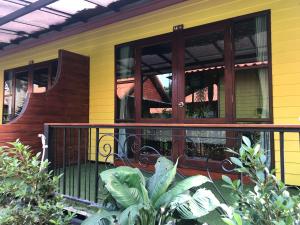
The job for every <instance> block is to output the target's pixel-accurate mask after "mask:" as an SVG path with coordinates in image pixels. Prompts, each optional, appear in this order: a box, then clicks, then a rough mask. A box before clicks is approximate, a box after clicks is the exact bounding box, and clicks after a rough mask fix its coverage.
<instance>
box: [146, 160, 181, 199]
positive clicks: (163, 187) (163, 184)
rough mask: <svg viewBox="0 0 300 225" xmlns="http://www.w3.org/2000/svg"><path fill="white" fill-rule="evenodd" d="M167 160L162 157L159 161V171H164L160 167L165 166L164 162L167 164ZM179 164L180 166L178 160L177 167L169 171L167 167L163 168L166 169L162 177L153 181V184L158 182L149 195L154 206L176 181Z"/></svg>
mask: <svg viewBox="0 0 300 225" xmlns="http://www.w3.org/2000/svg"><path fill="white" fill-rule="evenodd" d="M166 160H167V159H166V158H164V157H161V158H159V159H158V161H160V162H161V163H159V164H158V170H159V171H162V169H161V168H159V167H160V165H163V164H164V163H163V162H167V161H166ZM177 164H178V160H177V161H176V163H175V165H174V166H173V167H172V168H171V169H168V170H166V167H165V166H163V167H164V168H165V170H164V173H163V174H161V176H160V177H157V178H156V179H154V180H153V182H156V183H155V184H153V189H152V190H151V191H150V193H149V195H150V199H151V201H152V202H153V204H155V202H156V201H157V199H159V197H160V196H161V195H162V194H164V193H165V192H166V191H167V190H168V188H169V186H170V185H171V184H172V182H173V181H174V179H175V176H176V171H177Z"/></svg>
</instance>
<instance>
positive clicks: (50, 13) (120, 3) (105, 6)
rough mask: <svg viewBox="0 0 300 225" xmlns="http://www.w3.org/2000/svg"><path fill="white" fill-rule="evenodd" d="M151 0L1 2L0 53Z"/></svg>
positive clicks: (16, 0)
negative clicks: (93, 18) (49, 33)
mask: <svg viewBox="0 0 300 225" xmlns="http://www.w3.org/2000/svg"><path fill="white" fill-rule="evenodd" d="M149 1H150V0H0V52H1V51H3V50H5V49H6V48H10V47H11V46H12V45H19V44H20V43H21V42H23V41H25V40H26V39H37V38H39V37H40V36H41V35H43V34H45V33H47V32H51V31H56V32H60V31H63V30H64V29H65V28H67V27H70V26H73V25H74V24H81V23H86V22H88V21H89V19H90V18H92V17H95V16H99V15H100V16H101V15H106V14H108V15H109V14H112V13H118V12H119V11H121V10H123V9H124V10H128V9H130V8H131V6H134V5H136V4H140V3H143V2H149Z"/></svg>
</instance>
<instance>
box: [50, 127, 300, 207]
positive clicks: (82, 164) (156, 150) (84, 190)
mask: <svg viewBox="0 0 300 225" xmlns="http://www.w3.org/2000/svg"><path fill="white" fill-rule="evenodd" d="M45 136H46V138H47V140H48V143H47V144H48V147H49V148H48V154H47V157H48V159H49V160H50V162H51V169H52V170H53V171H54V174H55V175H59V174H62V178H61V180H60V183H59V191H60V193H62V194H63V195H65V196H66V197H67V198H71V199H74V200H78V201H81V202H85V203H98V202H99V201H100V200H99V199H101V194H100V193H99V190H101V187H102V183H101V180H100V179H99V173H100V172H101V171H103V170H105V169H106V168H107V167H110V166H118V165H128V166H134V167H139V168H141V169H142V170H143V171H144V172H146V173H149V172H151V171H153V165H154V164H155V161H156V159H157V158H158V156H161V155H164V156H166V157H168V158H170V159H171V160H173V161H175V160H176V159H177V158H179V169H178V171H179V174H184V175H190V174H192V173H197V172H199V173H201V171H202V173H203V172H205V173H207V175H208V176H212V174H213V172H216V173H215V174H217V173H220V174H221V173H232V165H230V162H229V161H228V157H229V156H230V155H229V154H228V153H227V151H226V149H227V148H231V149H235V150H238V149H239V147H240V145H241V137H242V136H248V137H249V138H250V139H251V140H252V142H253V143H260V144H261V146H262V149H264V150H265V151H266V154H267V156H268V160H267V164H268V166H269V167H273V168H275V169H276V170H277V172H280V177H281V180H282V181H283V182H284V181H285V179H286V177H285V176H286V165H285V154H286V152H290V151H300V149H299V148H300V126H297V125H271V124H139V123H128V124H74V123H73V124H68V123H65V124H64V123H59V124H58V123H56V124H55V123H52V124H45ZM275 152H278V153H279V159H277V157H276V158H275ZM278 165H279V167H278ZM191 171H192V172H191ZM195 171H196V172H195Z"/></svg>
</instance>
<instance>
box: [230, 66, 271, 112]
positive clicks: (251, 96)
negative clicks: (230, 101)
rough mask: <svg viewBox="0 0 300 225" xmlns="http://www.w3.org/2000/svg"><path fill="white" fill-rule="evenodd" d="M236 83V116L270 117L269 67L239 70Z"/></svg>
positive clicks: (236, 74)
mask: <svg viewBox="0 0 300 225" xmlns="http://www.w3.org/2000/svg"><path fill="white" fill-rule="evenodd" d="M235 83H236V85H235V93H236V117H237V118H269V114H270V113H269V81H268V69H266V68H253V69H243V70H237V71H236V72H235Z"/></svg>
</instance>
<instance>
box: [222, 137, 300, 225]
mask: <svg viewBox="0 0 300 225" xmlns="http://www.w3.org/2000/svg"><path fill="white" fill-rule="evenodd" d="M229 151H230V152H231V153H233V154H236V155H237V157H231V158H230V160H231V162H232V163H233V164H234V165H235V166H236V168H235V171H236V172H239V173H243V174H244V175H245V176H247V177H248V178H250V180H251V181H252V183H253V184H254V185H253V188H250V189H244V188H243V186H242V184H241V181H240V180H234V181H232V180H231V179H230V178H229V177H227V176H223V180H224V181H225V182H226V183H227V184H226V187H228V188H230V189H231V190H232V192H233V193H234V196H235V198H236V205H235V213H234V214H233V216H228V217H227V218H224V219H223V220H224V222H225V223H226V224H228V225H248V224H261V225H273V224H274V225H284V224H286V225H290V224H291V225H292V224H300V196H291V195H290V193H289V191H288V190H287V187H286V186H285V184H284V183H282V182H281V181H279V180H278V179H277V178H276V177H275V175H274V171H271V172H270V171H269V169H268V168H267V167H266V165H265V163H266V160H267V157H266V152H265V151H264V150H263V149H261V148H260V145H259V144H256V145H254V146H252V145H251V142H250V140H249V139H248V138H247V137H243V144H242V146H241V148H240V150H239V153H237V152H234V151H232V150H229Z"/></svg>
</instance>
